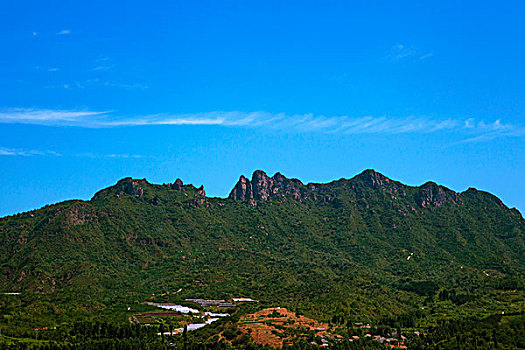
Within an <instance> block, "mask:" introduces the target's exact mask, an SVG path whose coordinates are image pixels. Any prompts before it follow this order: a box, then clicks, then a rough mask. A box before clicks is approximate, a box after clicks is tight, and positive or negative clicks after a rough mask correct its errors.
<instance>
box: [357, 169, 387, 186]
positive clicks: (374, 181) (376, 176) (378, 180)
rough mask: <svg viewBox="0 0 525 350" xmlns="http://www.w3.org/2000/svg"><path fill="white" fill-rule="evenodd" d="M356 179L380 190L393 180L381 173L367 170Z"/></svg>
mask: <svg viewBox="0 0 525 350" xmlns="http://www.w3.org/2000/svg"><path fill="white" fill-rule="evenodd" d="M355 178H356V179H359V180H361V181H363V182H364V183H365V184H367V185H369V186H370V187H372V188H380V187H382V186H385V185H386V184H390V183H391V182H392V180H390V179H389V178H388V177H386V176H385V175H383V174H381V173H378V172H377V171H375V170H373V169H367V170H365V171H363V172H362V173H361V174H359V175H357V176H356V177H355Z"/></svg>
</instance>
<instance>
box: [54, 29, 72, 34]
mask: <svg viewBox="0 0 525 350" xmlns="http://www.w3.org/2000/svg"><path fill="white" fill-rule="evenodd" d="M69 34H71V30H69V29H63V30H61V31H59V32H58V33H57V35H69Z"/></svg>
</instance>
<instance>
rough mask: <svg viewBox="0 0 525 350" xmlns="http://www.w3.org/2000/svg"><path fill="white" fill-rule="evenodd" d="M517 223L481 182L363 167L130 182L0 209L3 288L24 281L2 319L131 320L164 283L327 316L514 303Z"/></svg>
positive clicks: (523, 257)
mask: <svg viewBox="0 0 525 350" xmlns="http://www.w3.org/2000/svg"><path fill="white" fill-rule="evenodd" d="M524 234H525V220H524V219H523V217H522V216H521V214H520V213H519V212H518V211H517V210H515V209H509V208H507V207H506V206H505V205H504V204H503V203H502V202H501V201H500V200H499V199H498V198H496V197H495V196H493V195H491V194H489V193H486V192H482V191H478V190H476V189H468V190H467V191H465V192H461V193H456V192H454V191H452V190H450V189H447V188H445V187H443V186H439V185H437V184H435V183H432V182H428V183H425V184H424V185H422V186H419V187H411V186H406V185H404V184H402V183H399V182H397V181H393V180H391V179H389V178H387V177H385V176H384V175H382V174H379V173H377V172H375V171H373V170H367V171H364V172H363V173H361V174H359V175H357V176H355V177H353V178H351V179H340V180H337V181H333V182H330V183H327V184H314V183H311V184H303V183H301V182H300V181H299V180H297V179H288V178H286V177H285V176H283V175H282V174H280V173H277V174H275V175H274V176H273V177H269V176H268V175H266V174H265V173H264V172H262V171H256V172H255V173H254V174H253V176H252V179H251V180H249V179H247V178H245V177H244V176H241V177H240V179H239V181H238V183H237V184H236V185H235V187H234V188H233V189H232V191H231V193H230V195H229V197H228V198H226V199H222V198H209V197H206V194H205V191H204V189H203V188H202V187H201V188H196V187H194V186H192V185H184V184H183V183H182V181H181V180H179V179H178V180H177V181H175V182H174V183H172V184H163V185H155V184H150V183H148V182H147V181H146V180H145V179H143V180H138V179H131V178H125V179H122V180H120V181H119V182H118V183H117V184H115V185H114V186H111V187H109V188H106V189H103V190H101V191H99V192H98V193H96V194H95V195H94V196H93V198H92V199H91V200H89V201H79V200H75V201H67V202H62V203H59V204H55V205H50V206H46V207H44V208H41V209H38V210H34V211H31V212H27V213H23V214H18V215H14V216H10V217H5V218H2V219H0V272H1V273H0V291H2V292H20V293H21V294H20V295H18V296H11V295H9V296H6V295H3V296H2V299H1V304H0V306H1V307H2V309H3V314H4V315H11V316H13V317H4V319H3V320H2V321H1V323H0V327H3V328H4V329H7V328H9V327H13V326H15V325H16V326H17V327H23V326H27V325H26V324H27V323H28V322H31V323H32V325H34V324H35V323H38V324H41V325H46V326H47V325H49V326H51V325H53V324H57V323H59V322H62V321H64V320H69V319H82V318H85V317H110V316H111V317H113V318H114V319H115V318H116V319H119V320H126V319H127V317H129V315H130V313H129V312H127V311H125V310H126V309H125V308H124V305H125V306H128V305H141V303H142V302H143V301H144V300H146V298H148V297H149V296H151V295H152V294H154V293H155V294H159V293H162V292H165V291H170V292H171V293H172V294H171V296H172V297H170V298H173V300H178V299H184V298H224V299H228V298H231V297H238V296H248V297H252V298H255V299H257V300H261V302H264V303H266V304H268V305H270V306H271V305H273V306H277V304H278V305H279V306H283V307H289V308H292V309H293V310H294V311H301V312H304V313H305V314H307V315H308V316H310V317H317V318H318V319H321V320H327V319H332V318H334V317H336V319H337V317H340V318H352V319H357V320H362V319H368V320H374V319H380V318H384V317H389V316H392V315H402V314H407V313H411V312H416V311H417V310H421V306H422V305H425V304H426V303H432V302H437V303H438V304H436V305H441V304H439V302H444V303H445V304H446V305H445V304H443V305H445V306H443V307H446V308H448V309H447V310H448V311H447V312H451V310H452V312H454V313H457V314H462V313H466V312H468V313H476V312H480V313H484V312H491V311H499V310H508V309H509V308H510V309H512V310H514V311H516V310H518V311H521V312H522V311H523V305H524V298H523V280H524V276H525V242H524ZM178 290H180V292H179V293H178V294H176V295H175V294H174V292H175V291H178ZM452 294H453V295H454V296H458V297H454V298H452V297H451V295H452ZM457 300H459V301H457ZM449 304H451V305H452V304H453V306H450V305H449ZM133 308H139V306H136V307H135V306H133ZM436 310H438V311H436V312H441V311H439V307H437V309H436ZM132 311H133V310H132Z"/></svg>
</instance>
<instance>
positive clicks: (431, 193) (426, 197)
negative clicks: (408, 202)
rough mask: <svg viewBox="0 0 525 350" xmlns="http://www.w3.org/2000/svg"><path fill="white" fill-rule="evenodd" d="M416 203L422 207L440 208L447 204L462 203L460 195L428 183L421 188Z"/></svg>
mask: <svg viewBox="0 0 525 350" xmlns="http://www.w3.org/2000/svg"><path fill="white" fill-rule="evenodd" d="M416 201H417V203H418V204H419V205H420V206H422V207H440V206H442V205H443V204H445V203H447V202H450V203H455V204H461V203H462V201H461V197H460V196H459V194H458V193H456V192H454V191H452V190H449V189H448V188H446V187H443V186H439V185H437V184H435V183H434V182H427V183H426V184H424V185H422V186H421V187H420V188H419V191H418V193H417V195H416Z"/></svg>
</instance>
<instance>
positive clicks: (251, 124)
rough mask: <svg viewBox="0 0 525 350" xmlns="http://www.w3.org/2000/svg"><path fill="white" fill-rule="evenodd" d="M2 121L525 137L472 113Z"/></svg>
mask: <svg viewBox="0 0 525 350" xmlns="http://www.w3.org/2000/svg"><path fill="white" fill-rule="evenodd" d="M0 123H10V124H34V125H46V126H61V127H81V128H115V127H140V126H155V125H156V126H162V125H164V126H182V125H196V126H206V125H208V126H223V127H242V128H265V129H271V130H284V131H289V132H320V133H326V134H337V135H360V134H361V135H366V134H369V135H371V134H382V135H396V134H430V133H436V132H447V133H451V134H452V133H454V134H457V135H458V138H460V139H461V140H462V141H460V142H476V141H485V140H491V139H495V138H500V137H523V136H525V127H523V126H520V125H514V124H511V123H504V122H502V121H501V120H496V121H494V122H486V121H477V120H475V119H473V118H468V119H464V120H460V119H451V118H448V119H432V118H426V117H417V116H409V117H403V118H391V117H386V116H382V117H373V116H365V117H350V116H323V115H313V114H304V115H287V114H284V113H278V114H275V113H268V112H251V113H248V112H239V111H233V112H220V111H219V112H205V113H192V114H154V115H146V116H133V117H123V116H118V115H115V113H113V112H111V111H106V112H93V111H67V110H40V109H9V110H3V111H2V110H0Z"/></svg>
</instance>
